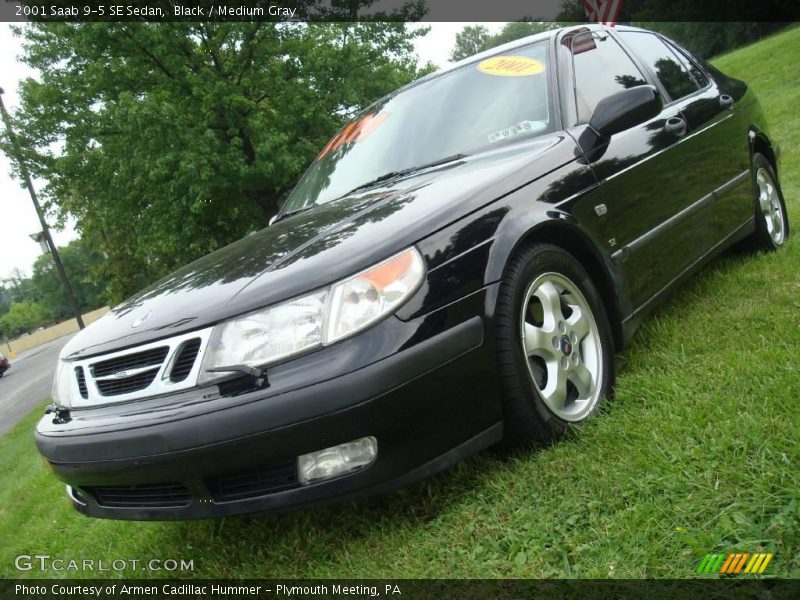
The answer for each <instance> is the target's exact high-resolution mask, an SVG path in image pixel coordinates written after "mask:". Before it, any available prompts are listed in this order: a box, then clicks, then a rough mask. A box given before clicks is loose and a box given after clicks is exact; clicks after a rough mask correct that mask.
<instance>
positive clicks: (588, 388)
mask: <svg viewBox="0 0 800 600" xmlns="http://www.w3.org/2000/svg"><path fill="white" fill-rule="evenodd" d="M496 323H497V355H498V368H499V374H500V380H501V388H502V393H503V411H504V421H505V441H504V445H505V446H507V447H508V446H517V445H520V444H523V443H530V442H533V443H535V444H541V445H544V444H550V443H552V442H553V441H555V440H557V439H559V438H561V437H562V436H563V435H564V434H565V432H566V431H567V429H568V428H569V426H570V424H575V423H580V422H582V421H584V420H586V419H587V418H589V417H591V416H592V415H594V414H596V413H597V411H598V409H599V407H600V405H601V402H602V400H603V398H604V397H605V396H607V395H609V394H610V393H611V391H612V390H613V386H614V353H613V338H612V335H611V327H610V325H609V322H608V317H607V315H606V311H605V309H604V307H603V302H602V300H601V298H600V295H599V293H598V292H597V289H596V287H595V285H594V283H593V282H592V280H591V278H590V277H589V274H588V273H587V272H586V270H585V269H584V268H583V267H582V266H581V264H580V263H579V262H578V261H577V260H576V259H575V258H574V257H573V256H572V255H571V254H569V253H568V252H567V251H565V250H563V249H562V248H559V247H558V246H553V245H550V244H535V245H530V246H527V247H525V248H523V249H522V250H521V251H520V252H518V253H517V254H516V255H515V256H514V257H512V258H511V260H510V261H509V264H508V266H507V267H506V272H505V274H504V276H503V281H502V283H501V286H500V293H499V297H498V303H497V314H496Z"/></svg>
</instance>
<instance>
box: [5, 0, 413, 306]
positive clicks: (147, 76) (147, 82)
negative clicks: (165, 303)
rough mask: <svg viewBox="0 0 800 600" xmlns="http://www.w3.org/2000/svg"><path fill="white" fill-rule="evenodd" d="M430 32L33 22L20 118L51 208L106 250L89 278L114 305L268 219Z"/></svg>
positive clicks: (402, 75) (395, 25) (354, 26)
mask: <svg viewBox="0 0 800 600" xmlns="http://www.w3.org/2000/svg"><path fill="white" fill-rule="evenodd" d="M370 3H371V2H366V3H365V2H363V1H362V2H348V3H344V4H346V5H347V6H348V7H350V8H352V7H354V6H357V5H361V4H370ZM412 8H413V7H412ZM412 13H413V11H412ZM411 16H412V17H413V16H414V14H412V15H411ZM424 33H425V30H424V29H423V30H415V31H412V30H411V28H410V27H408V26H407V25H406V24H405V23H400V22H362V23H346V22H342V23H324V24H322V23H283V24H277V23H271V22H258V23H162V24H149V23H133V22H131V23H113V24H112V23H47V24H41V23H39V24H34V25H29V26H27V27H25V28H24V29H22V30H21V34H22V36H23V37H24V39H25V45H24V52H23V55H22V59H23V60H24V61H25V62H26V63H27V64H28V65H30V66H31V67H34V68H36V69H38V70H39V71H40V73H41V80H40V81H39V82H37V81H34V80H33V79H28V80H27V81H25V82H24V83H23V85H22V86H21V90H20V92H21V107H20V109H19V110H18V111H17V113H16V114H15V121H16V127H17V128H18V133H19V138H20V139H21V140H24V141H25V148H24V152H25V154H26V157H27V159H28V162H29V164H30V166H31V170H32V171H33V173H34V174H35V175H36V176H38V177H40V178H42V179H44V180H46V181H48V182H49V184H48V185H47V186H46V187H45V188H44V190H43V196H44V197H45V198H46V200H47V201H48V205H49V208H50V210H51V211H55V213H56V214H57V215H58V216H59V218H61V219H64V218H66V217H67V216H72V217H73V218H74V219H75V220H76V222H77V226H76V228H77V230H78V231H79V232H80V233H81V235H82V238H83V239H84V241H85V242H86V243H87V244H89V245H91V246H92V247H93V248H96V249H97V250H98V251H102V252H104V253H106V254H107V255H108V258H107V260H106V261H105V264H104V265H101V266H100V267H99V268H98V269H97V271H96V276H97V277H98V278H99V279H102V280H105V281H107V282H108V290H109V294H110V297H111V298H110V299H111V300H112V301H113V302H117V301H119V300H121V299H122V298H123V297H126V296H127V295H129V294H130V293H132V292H133V291H135V290H137V289H139V288H141V287H143V286H144V285H145V284H147V283H150V282H152V281H153V280H155V279H157V278H159V277H161V276H163V275H165V274H167V273H169V272H171V271H173V270H174V269H175V268H176V267H178V266H180V265H183V264H185V263H187V262H189V261H190V260H192V259H194V258H197V257H198V256H201V255H204V254H206V253H208V252H210V251H212V250H215V249H217V248H220V247H222V246H224V245H226V244H228V243H230V242H232V241H234V240H236V239H238V238H240V237H242V236H243V235H244V234H246V233H247V232H249V231H252V230H255V229H260V228H262V227H263V226H265V225H266V223H267V220H268V219H269V217H270V216H271V215H272V214H273V213H275V212H276V210H277V208H278V206H279V203H280V201H281V199H282V198H283V197H284V196H285V195H286V194H287V192H288V191H289V190H290V189H291V188H292V187H293V185H294V183H295V182H296V180H297V179H298V177H299V176H300V175H301V174H302V172H303V170H304V168H305V167H306V165H307V164H308V163H309V162H310V161H311V159H313V157H314V155H315V154H316V153H317V152H318V151H319V150H320V148H322V146H323V145H324V143H325V141H326V140H327V139H328V138H329V137H330V136H331V135H332V134H333V132H334V131H335V130H337V129H338V128H339V127H340V126H341V124H342V123H343V122H344V121H346V120H347V119H349V118H350V117H351V116H352V115H353V114H354V113H355V112H356V111H358V110H360V109H361V108H363V107H365V106H366V105H368V104H369V103H371V102H372V101H373V100H375V99H377V98H378V97H380V96H382V95H384V94H386V93H388V92H390V91H392V90H394V89H396V88H397V87H399V86H401V85H403V84H405V83H406V82H408V81H410V80H412V79H414V78H415V77H416V76H417V75H418V74H419V73H418V72H417V69H416V57H415V56H414V54H413V46H412V40H413V39H414V38H415V37H417V36H419V35H422V34H424Z"/></svg>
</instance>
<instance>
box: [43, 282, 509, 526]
mask: <svg viewBox="0 0 800 600" xmlns="http://www.w3.org/2000/svg"><path fill="white" fill-rule="evenodd" d="M478 296H479V297H478V298H473V304H474V305H482V304H483V302H482V298H483V293H481V294H479V295H478ZM475 300H477V302H475ZM435 320H436V319H435ZM438 320H439V321H440V323H439V326H438V327H434V326H433V325H431V321H430V318H429V317H427V318H426V319H425V322H427V323H428V324H427V325H426V326H424V327H423V320H420V322H418V323H409V324H408V326H410V327H416V328H418V330H423V329H425V327H427V328H428V329H430V330H434V331H435V333H432V334H431V335H428V336H425V337H424V339H421V340H420V341H418V342H417V343H414V344H413V345H408V346H407V347H405V348H404V349H401V350H399V351H398V352H395V353H393V354H391V355H390V356H387V357H385V358H383V359H382V360H378V361H376V362H374V363H372V364H369V365H367V366H364V367H363V368H360V369H357V370H354V371H351V372H349V373H346V374H344V375H341V376H339V377H333V378H330V379H327V380H325V381H321V382H317V383H314V384H313V385H308V386H306V387H302V388H299V389H295V390H292V391H288V392H286V393H281V394H274V393H273V392H271V391H270V389H269V388H267V389H266V390H262V391H261V392H251V393H249V394H243V395H241V396H240V397H236V398H224V397H223V398H217V399H215V400H214V401H213V402H216V403H218V404H217V405H216V406H220V409H219V410H205V411H203V412H199V411H195V412H193V411H192V410H191V406H192V402H191V401H184V406H186V407H189V408H187V409H185V410H182V411H180V412H179V413H175V414H170V415H169V420H168V421H166V422H164V421H165V413H164V411H160V410H153V411H151V412H147V411H142V410H136V409H134V408H128V409H127V412H125V410H124V407H123V409H121V408H120V407H115V408H114V411H115V412H114V414H115V416H114V418H113V419H110V418H106V419H103V418H102V417H98V418H96V419H95V420H94V422H93V423H92V422H91V421H92V420H91V419H81V418H77V419H75V420H74V421H72V422H70V423H66V424H64V425H62V426H59V425H56V424H54V423H53V417H52V415H45V417H43V419H42V421H41V422H40V424H39V427H38V428H37V433H36V443H37V446H38V448H39V451H40V452H41V453H42V455H43V456H44V457H45V458H46V460H47V462H48V464H49V466H50V467H51V469H52V470H53V472H54V473H55V474H56V476H58V477H59V478H60V479H62V480H63V481H64V482H66V483H67V484H68V490H69V494H70V497H71V499H72V502H73V505H74V506H75V508H76V509H77V510H78V511H80V512H82V513H85V514H87V515H91V516H95V517H102V518H115V519H187V518H200V517H214V516H224V515H232V514H240V513H252V512H273V511H282V510H287V509H290V508H298V507H306V506H310V505H314V504H319V503H323V502H328V501H331V500H340V499H346V498H352V497H356V496H361V495H367V494H373V493H379V492H383V491H388V490H389V489H392V488H394V487H398V486H400V485H405V484H406V483H409V482H411V481H413V480H415V479H419V478H422V477H426V476H428V475H431V474H433V473H434V472H436V471H439V470H441V469H443V468H446V467H448V466H450V465H451V464H453V463H454V462H457V461H458V460H461V459H462V458H464V457H465V456H467V455H469V454H472V453H474V452H477V451H478V450H480V449H482V448H485V447H487V446H489V445H491V444H493V443H495V442H497V441H499V440H500V438H501V437H502V424H501V419H502V411H501V409H500V403H499V402H498V401H497V400H496V398H495V395H494V392H495V390H496V385H494V382H495V381H496V380H495V378H494V360H493V355H494V352H493V348H492V347H491V346H492V344H491V343H487V341H486V340H487V339H489V340H491V339H492V337H493V336H491V337H488V336H486V332H485V324H486V321H485V319H484V318H483V317H482V316H472V317H471V318H466V319H465V320H462V321H461V322H460V323H457V324H455V325H450V324H447V321H449V320H450V319H447V320H442V319H438ZM395 326H396V324H395ZM365 350H368V348H367V349H365ZM195 393H199V392H195ZM242 400H247V401H246V402H245V401H242ZM234 401H236V402H238V404H236V405H234V406H229V407H225V406H224V403H225V402H234ZM195 403H201V400H200V399H199V398H195ZM320 406H330V407H335V408H332V409H331V410H328V411H322V412H321V411H320V409H319V407H320ZM131 407H133V404H131ZM121 410H122V412H120V411H121ZM74 412H77V411H74ZM177 417H180V418H177ZM126 423H127V424H128V425H130V426H129V427H126ZM365 436H375V437H376V438H377V440H378V456H377V459H376V460H375V461H374V462H373V463H372V464H371V465H369V466H368V467H366V468H363V469H362V470H359V471H355V472H353V473H350V474H345V475H342V476H340V477H337V478H334V479H329V480H324V481H320V482H315V483H311V484H308V485H301V484H300V483H298V481H297V473H296V461H297V457H298V456H299V455H301V454H305V453H308V452H313V451H316V450H321V449H323V448H327V447H331V446H335V445H337V444H341V443H344V442H349V441H351V440H355V439H358V438H362V437H365Z"/></svg>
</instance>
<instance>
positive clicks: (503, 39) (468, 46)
mask: <svg viewBox="0 0 800 600" xmlns="http://www.w3.org/2000/svg"><path fill="white" fill-rule="evenodd" d="M562 25H563V23H559V22H556V21H513V22H511V23H506V24H505V25H504V26H503V29H502V30H500V32H498V33H496V34H494V35H492V34H490V33H489V30H488V29H486V27H484V26H483V25H467V26H466V27H464V29H462V30H461V31H459V32H458V33H457V34H456V45H455V47H454V48H453V50H452V52H451V53H450V60H454V61H456V60H461V59H463V58H467V57H469V56H472V55H473V54H478V53H479V52H483V51H484V50H489V49H490V48H495V47H497V46H500V45H502V44H505V43H508V42H513V41H514V40H518V39H521V38H524V37H528V36H530V35H535V34H537V33H541V32H543V31H549V30H550V29H556V28H558V27H561V26H562Z"/></svg>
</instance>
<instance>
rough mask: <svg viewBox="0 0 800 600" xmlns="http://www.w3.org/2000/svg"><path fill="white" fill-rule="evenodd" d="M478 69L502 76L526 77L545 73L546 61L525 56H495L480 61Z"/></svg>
mask: <svg viewBox="0 0 800 600" xmlns="http://www.w3.org/2000/svg"><path fill="white" fill-rule="evenodd" d="M478 70H479V71H482V72H483V73H486V74H488V75H499V76H501V77H525V76H528V75H538V74H539V73H544V63H543V62H542V61H539V60H536V59H535V58H527V57H525V56H493V57H492V58H487V59H486V60H482V61H481V62H480V63H478Z"/></svg>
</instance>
